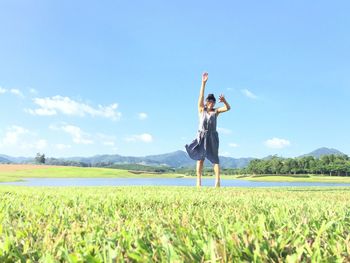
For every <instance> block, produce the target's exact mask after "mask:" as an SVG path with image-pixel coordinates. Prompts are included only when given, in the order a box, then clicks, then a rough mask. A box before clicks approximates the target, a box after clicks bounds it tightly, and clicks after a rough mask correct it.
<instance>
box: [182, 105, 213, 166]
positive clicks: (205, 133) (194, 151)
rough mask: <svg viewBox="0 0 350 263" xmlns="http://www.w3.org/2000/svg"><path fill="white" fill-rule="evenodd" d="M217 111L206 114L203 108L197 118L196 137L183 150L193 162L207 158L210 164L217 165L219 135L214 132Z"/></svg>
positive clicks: (205, 109)
mask: <svg viewBox="0 0 350 263" xmlns="http://www.w3.org/2000/svg"><path fill="white" fill-rule="evenodd" d="M216 111H217V109H215V111H213V112H210V113H209V114H208V113H207V108H206V107H205V108H204V110H203V111H202V113H201V115H200V118H199V128H198V132H197V137H196V138H195V139H194V140H193V141H192V142H191V143H190V144H186V145H185V148H186V151H187V153H188V155H189V156H190V157H191V159H193V160H204V159H205V158H207V159H208V160H209V161H210V162H211V163H213V164H218V163H219V135H218V132H217V131H216V120H217V114H216Z"/></svg>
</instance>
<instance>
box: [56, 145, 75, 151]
mask: <svg viewBox="0 0 350 263" xmlns="http://www.w3.org/2000/svg"><path fill="white" fill-rule="evenodd" d="M54 146H55V148H56V149H57V150H60V151H63V150H67V149H70V148H72V146H71V145H69V144H63V143H57V144H55V145H54Z"/></svg>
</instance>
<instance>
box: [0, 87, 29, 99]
mask: <svg viewBox="0 0 350 263" xmlns="http://www.w3.org/2000/svg"><path fill="white" fill-rule="evenodd" d="M5 93H11V94H13V95H16V96H18V97H20V98H24V95H23V93H22V92H21V91H20V90H19V89H5V88H2V87H0V94H5Z"/></svg>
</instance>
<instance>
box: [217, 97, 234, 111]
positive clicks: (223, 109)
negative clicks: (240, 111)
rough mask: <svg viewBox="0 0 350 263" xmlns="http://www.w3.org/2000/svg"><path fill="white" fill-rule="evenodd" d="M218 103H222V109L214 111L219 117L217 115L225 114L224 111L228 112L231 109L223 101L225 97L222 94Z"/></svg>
mask: <svg viewBox="0 0 350 263" xmlns="http://www.w3.org/2000/svg"><path fill="white" fill-rule="evenodd" d="M219 101H220V102H223V103H224V106H223V107H220V108H218V109H217V110H216V112H217V114H218V115H219V113H222V112H225V111H229V110H230V109H231V106H230V104H228V102H227V101H226V99H225V96H224V95H223V94H221V95H220V97H219Z"/></svg>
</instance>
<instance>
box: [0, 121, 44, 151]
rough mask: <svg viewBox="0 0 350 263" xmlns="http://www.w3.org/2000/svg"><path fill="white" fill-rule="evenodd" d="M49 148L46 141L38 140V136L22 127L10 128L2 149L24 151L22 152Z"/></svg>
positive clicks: (1, 142) (2, 141)
mask: <svg viewBox="0 0 350 263" xmlns="http://www.w3.org/2000/svg"><path fill="white" fill-rule="evenodd" d="M47 146H48V144H47V141H46V140H44V139H37V138H36V134H35V133H33V132H30V131H29V130H27V129H25V128H23V127H20V126H16V125H13V126H10V127H8V128H7V131H6V133H5V135H4V137H3V139H2V140H0V147H2V148H6V149H8V150H9V149H11V150H12V149H22V150H31V149H35V150H43V149H45V148H46V147H47Z"/></svg>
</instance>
